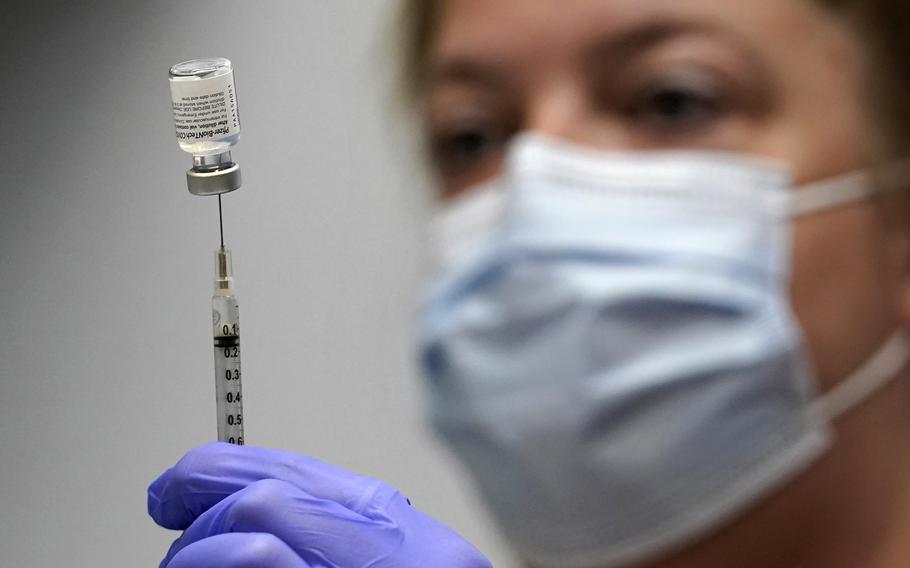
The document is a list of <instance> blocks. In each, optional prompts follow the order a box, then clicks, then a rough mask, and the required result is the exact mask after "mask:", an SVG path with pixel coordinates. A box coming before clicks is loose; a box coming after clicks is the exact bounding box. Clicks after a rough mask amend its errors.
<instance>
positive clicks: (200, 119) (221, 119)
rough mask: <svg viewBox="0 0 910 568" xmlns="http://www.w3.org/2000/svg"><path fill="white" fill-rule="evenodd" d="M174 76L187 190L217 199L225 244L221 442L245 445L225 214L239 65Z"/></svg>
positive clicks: (220, 288) (219, 330)
mask: <svg viewBox="0 0 910 568" xmlns="http://www.w3.org/2000/svg"><path fill="white" fill-rule="evenodd" d="M169 77H170V86H171V103H172V108H173V110H174V127H175V133H176V137H177V142H178V143H179V145H180V148H181V149H182V150H183V151H185V152H187V153H189V154H192V156H193V167H192V168H191V169H190V170H189V171H187V172H186V183H187V189H189V190H190V193H192V194H195V195H217V196H218V223H219V227H220V230H221V246H220V247H219V248H218V250H217V251H215V291H214V293H213V294H212V326H213V332H214V342H215V400H216V410H217V413H218V415H217V416H218V440H219V441H222V442H229V443H231V444H238V445H243V442H244V440H243V403H242V394H241V392H242V391H241V388H240V318H239V311H240V309H239V306H238V305H237V297H236V296H235V295H234V278H233V267H232V266H231V251H230V250H228V249H227V248H225V246H224V223H223V221H222V215H221V194H223V193H228V192H231V191H234V190H236V189H239V188H240V185H241V177H240V166H239V165H238V164H237V163H235V162H234V160H233V158H232V157H231V149H232V148H233V147H234V145H235V144H236V143H237V141H238V140H239V139H240V115H239V114H238V111H237V90H236V88H235V86H234V67H233V65H232V64H231V62H230V60H228V59H224V58H222V57H213V58H207V59H193V60H190V61H184V62H182V63H178V64H177V65H174V66H173V67H171V69H170V72H169Z"/></svg>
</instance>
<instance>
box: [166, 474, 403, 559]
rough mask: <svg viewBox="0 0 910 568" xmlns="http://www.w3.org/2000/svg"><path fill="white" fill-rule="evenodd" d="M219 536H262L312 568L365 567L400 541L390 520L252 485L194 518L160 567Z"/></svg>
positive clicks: (293, 491) (266, 484)
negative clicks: (268, 536) (271, 537)
mask: <svg viewBox="0 0 910 568" xmlns="http://www.w3.org/2000/svg"><path fill="white" fill-rule="evenodd" d="M224 533H268V534H272V535H274V536H276V537H277V538H279V539H281V540H282V541H283V542H284V543H285V544H287V545H288V546H289V547H290V548H291V549H292V550H293V551H294V552H295V553H297V555H298V556H300V557H302V558H303V559H304V560H306V561H307V562H309V563H311V564H314V565H316V566H339V567H347V566H369V565H371V563H373V562H376V561H377V560H379V559H382V558H385V557H387V556H388V555H389V554H391V553H392V552H393V551H394V550H396V549H397V548H398V547H399V546H400V545H401V543H402V542H403V540H404V536H403V531H402V530H401V528H400V527H399V526H398V525H396V524H395V523H394V522H393V521H392V520H391V519H388V518H385V519H381V520H374V519H369V518H366V517H364V516H362V515H359V514H358V513H355V512H353V511H351V510H349V509H346V508H345V507H342V506H341V505H339V504H338V503H336V502H334V501H329V500H327V499H320V498H318V497H314V496H312V495H309V494H307V493H306V492H304V491H302V490H301V489H299V488H297V487H295V486H294V485H291V484H290V483H287V482H285V481H278V480H275V479H265V480H261V481H257V482H256V483H253V484H252V485H249V486H247V487H246V488H244V489H241V490H240V491H238V492H236V493H234V494H232V495H230V496H229V497H227V498H225V499H223V500H221V501H220V502H219V503H217V504H216V505H214V506H213V507H211V508H210V509H208V510H207V511H206V512H205V513H203V514H202V515H200V516H199V518H198V519H196V520H195V522H193V524H192V525H190V526H189V528H187V529H186V531H184V533H183V535H182V536H181V537H180V538H178V539H177V540H176V541H175V542H174V544H173V545H171V549H170V550H169V551H168V554H167V556H166V557H165V559H164V561H163V562H162V564H161V566H168V568H170V567H169V565H168V562H170V560H171V559H172V558H175V557H176V556H177V555H178V554H180V552H181V551H182V550H184V549H186V548H188V547H190V546H192V545H193V544H195V543H198V542H202V541H204V540H206V539H208V538H211V537H213V536H215V535H219V534H224Z"/></svg>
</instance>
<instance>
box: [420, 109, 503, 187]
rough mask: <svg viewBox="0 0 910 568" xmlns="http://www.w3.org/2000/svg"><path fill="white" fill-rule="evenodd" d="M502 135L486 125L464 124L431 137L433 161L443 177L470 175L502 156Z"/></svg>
mask: <svg viewBox="0 0 910 568" xmlns="http://www.w3.org/2000/svg"><path fill="white" fill-rule="evenodd" d="M505 138H506V137H505V135H504V133H503V131H502V130H501V129H499V128H497V127H496V126H495V125H493V124H490V123H487V122H485V121H461V122H457V123H455V124H452V125H447V126H442V127H439V128H436V129H434V131H433V132H432V133H431V150H432V153H433V160H434V162H435V164H436V167H437V169H438V170H439V172H440V174H442V175H443V176H444V177H448V178H454V177H462V176H468V175H471V174H472V173H473V172H475V171H476V170H478V169H481V168H483V167H484V166H485V165H486V164H488V163H489V162H490V161H491V160H492V159H494V158H495V157H496V156H498V155H499V153H500V152H501V150H502V147H503V145H504V144H505Z"/></svg>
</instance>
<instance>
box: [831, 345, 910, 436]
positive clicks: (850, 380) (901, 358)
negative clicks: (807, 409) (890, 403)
mask: <svg viewBox="0 0 910 568" xmlns="http://www.w3.org/2000/svg"><path fill="white" fill-rule="evenodd" d="M908 361H910V336H908V334H907V332H905V331H904V330H902V329H901V330H898V331H896V332H894V334H892V335H891V337H890V338H889V339H888V341H887V342H886V343H885V345H883V346H882V347H881V348H880V349H879V350H878V351H877V352H876V353H875V354H874V355H873V356H872V358H871V359H869V360H868V361H867V362H866V363H865V364H863V366H862V367H860V368H859V369H857V370H856V371H855V372H853V373H852V374H851V375H850V376H848V377H847V378H846V379H844V380H843V381H841V383H840V384H838V385H837V386H835V387H834V388H832V389H831V390H830V391H828V392H827V393H825V394H824V395H822V396H821V397H820V398H819V399H818V400H816V401H815V402H814V403H813V407H814V408H815V410H816V411H817V412H819V413H820V414H821V415H822V416H824V417H826V418H828V420H834V419H835V418H839V417H840V416H843V415H844V414H846V413H847V412H849V411H851V410H853V409H854V408H856V407H857V406H859V405H860V404H862V403H863V402H865V401H866V400H867V399H869V397H871V396H872V395H873V394H875V393H876V392H878V391H879V390H881V389H882V388H884V387H885V385H887V384H888V383H890V382H891V381H892V380H894V378H895V377H896V376H897V374H898V373H900V372H901V371H902V370H903V369H904V367H906V366H907V362H908Z"/></svg>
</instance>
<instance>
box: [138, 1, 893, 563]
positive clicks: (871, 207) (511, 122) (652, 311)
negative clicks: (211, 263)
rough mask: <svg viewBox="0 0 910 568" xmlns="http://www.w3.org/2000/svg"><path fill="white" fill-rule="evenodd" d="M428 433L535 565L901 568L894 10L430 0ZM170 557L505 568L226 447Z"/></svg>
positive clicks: (358, 480)
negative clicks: (437, 437)
mask: <svg viewBox="0 0 910 568" xmlns="http://www.w3.org/2000/svg"><path fill="white" fill-rule="evenodd" d="M404 14H405V25H404V28H403V29H404V31H405V34H404V35H405V40H406V41H405V44H406V45H407V52H406V58H405V59H406V62H405V66H406V69H407V71H408V74H407V76H408V80H409V88H410V90H411V93H410V96H411V97H413V99H412V100H413V101H414V103H415V104H414V106H415V107H416V108H419V109H420V112H421V118H422V120H423V123H424V125H425V131H426V138H427V149H428V152H427V155H428V158H429V163H430V164H431V166H432V170H433V172H434V174H435V179H436V180H437V185H438V189H439V196H440V208H439V209H440V210H439V212H438V213H437V215H436V217H435V218H434V220H433V222H432V226H431V236H432V239H431V240H432V242H431V249H432V251H433V258H434V260H435V262H436V265H435V268H436V270H435V274H436V276H435V278H434V279H433V282H432V283H431V285H430V286H429V288H428V291H427V294H426V297H425V300H424V303H423V307H422V318H421V320H422V321H421V332H420V341H419V346H420V353H421V363H422V365H423V370H424V375H425V377H426V379H427V384H428V389H429V392H430V398H431V404H430V414H431V417H432V421H433V425H434V427H435V428H436V430H437V431H438V432H439V433H440V434H441V436H442V438H443V439H444V440H446V441H447V442H448V443H449V445H450V446H451V447H452V448H453V449H454V451H455V452H456V454H457V455H458V456H459V457H460V458H462V460H463V462H464V463H465V465H466V466H467V468H468V470H469V471H470V472H471V474H472V475H473V477H474V479H475V481H476V483H477V486H478V488H479V490H480V491H481V492H482V494H483V496H484V497H485V498H486V500H487V502H488V503H489V505H490V508H491V510H492V512H493V513H494V515H495V517H496V519H497V520H498V522H499V524H500V526H501V527H502V529H503V532H504V534H505V535H506V537H507V538H508V539H509V540H510V542H511V543H512V545H513V546H514V547H515V549H516V551H517V552H518V554H519V555H520V556H521V557H522V558H523V559H524V560H525V561H526V562H527V563H528V565H529V566H535V567H540V568H549V567H552V568H557V567H573V568H574V567H580V568H587V567H590V568H598V567H603V568H608V567H609V568H612V567H625V566H628V567H643V568H695V567H697V568H729V567H731V566H735V567H737V568H751V567H762V568H796V567H800V568H822V567H824V568H839V567H843V568H857V567H863V568H902V567H905V566H910V451H908V439H910V382H908V377H907V370H906V366H907V362H908V358H910V342H908V339H907V335H906V329H907V327H908V325H910V289H908V284H910V280H908V278H910V272H908V271H910V233H908V230H910V227H908V225H907V223H908V220H910V217H907V212H908V211H907V201H906V196H905V195H904V193H905V192H906V191H907V188H906V187H905V186H906V185H907V183H908V182H907V179H908V177H907V171H908V170H907V164H908V161H907V159H908V156H910V151H908V150H910V97H908V96H907V94H908V93H910V90H908V87H910V14H908V10H907V9H906V8H905V7H904V6H903V4H902V3H901V2H900V1H899V0H765V1H763V2H729V1H724V0H675V1H670V0H566V1H558V2H557V1H554V0H439V1H431V0H422V1H421V0H409V1H407V2H405V9H404ZM149 512H150V514H151V515H152V517H153V518H154V519H155V520H156V521H157V522H158V523H159V524H161V525H162V526H165V527H167V528H171V529H177V530H183V531H184V532H183V535H182V536H181V537H180V538H179V539H178V540H177V541H175V543H174V545H173V546H172V547H171V550H170V551H169V552H168V554H167V556H166V558H165V559H164V560H163V561H162V564H161V566H162V567H167V568H190V567H192V568H207V567H215V566H217V567H219V568H231V567H240V566H244V567H245V566H259V567H269V568H273V567H274V568H286V567H338V568H355V567H356V568H366V567H368V566H369V567H374V568H380V567H381V568H390V567H425V566H432V567H436V566H439V567H453V568H481V567H487V566H489V562H488V561H487V560H486V559H485V558H483V556H482V554H481V553H480V552H479V551H477V550H476V549H475V548H474V547H472V546H471V545H470V544H469V543H467V542H466V541H464V539H462V538H461V537H460V536H458V535H457V534H455V533H454V532H452V531H451V530H449V529H447V528H446V527H445V526H443V525H442V524H440V523H439V522H437V521H435V520H433V519H430V518H429V517H427V516H425V515H423V514H421V513H420V512H419V511H418V510H417V509H416V508H414V507H413V506H411V504H410V502H408V501H407V499H406V498H405V497H403V496H402V495H401V494H400V493H399V492H398V491H396V490H395V489H394V488H392V487H390V486H388V485H387V484H385V483H383V482H380V481H376V480H373V479H370V478H366V477H361V476H358V475H355V474H352V473H349V472H346V471H343V470H341V469H338V468H335V467H333V466H330V465H327V464H324V463H321V462H319V461H317V460H315V459H312V458H308V457H304V456H298V455H295V454H291V453H288V452H282V451H277V450H266V449H261V448H251V447H236V446H229V445H224V444H212V445H208V446H205V447H202V448H198V449H196V450H192V451H191V452H190V453H188V454H187V455H186V456H185V457H184V458H183V459H182V460H181V461H180V462H179V463H178V464H177V465H176V466H174V467H173V468H171V469H169V470H168V471H167V472H165V473H164V474H163V475H162V476H161V477H160V478H159V479H158V480H156V481H155V482H154V483H153V484H152V485H151V486H150V488H149Z"/></svg>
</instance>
